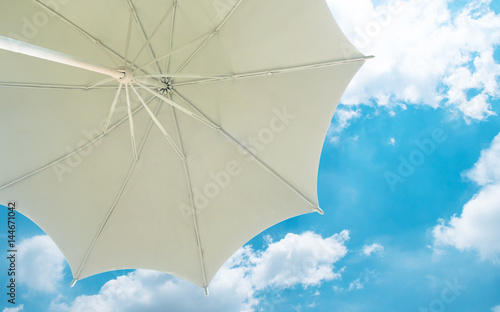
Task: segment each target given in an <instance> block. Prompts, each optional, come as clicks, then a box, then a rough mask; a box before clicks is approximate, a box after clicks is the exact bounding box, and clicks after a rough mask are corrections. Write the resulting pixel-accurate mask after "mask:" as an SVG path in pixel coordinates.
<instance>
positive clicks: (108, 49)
mask: <svg viewBox="0 0 500 312" xmlns="http://www.w3.org/2000/svg"><path fill="white" fill-rule="evenodd" d="M35 2H36V3H37V4H38V5H40V6H41V7H42V8H44V9H45V10H47V11H49V12H51V13H53V14H55V15H56V16H57V17H58V18H60V19H61V20H62V21H64V22H66V23H67V24H69V25H70V26H71V27H73V28H74V29H76V30H77V31H79V32H80V33H82V34H83V35H84V36H86V37H87V38H88V39H90V41H92V42H93V43H95V44H96V45H97V46H98V47H99V49H101V50H102V51H103V52H104V54H106V56H108V58H109V59H110V60H111V62H113V64H114V65H115V66H116V67H118V64H117V63H116V61H115V60H114V59H113V57H112V56H111V54H110V52H111V53H112V54H114V55H115V56H117V57H118V58H120V59H123V57H122V56H121V55H119V54H118V53H117V52H115V51H114V50H112V49H111V48H109V47H108V46H106V45H104V44H103V43H102V42H100V41H99V40H98V39H97V38H95V37H94V36H92V35H91V34H89V33H88V32H86V31H85V30H83V29H82V28H81V27H79V26H78V25H76V24H74V23H73V22H71V21H70V20H69V19H67V18H66V17H64V16H63V15H62V14H61V13H59V12H57V11H55V10H53V9H52V8H51V7H49V6H47V5H46V4H45V3H42V2H40V0H35Z"/></svg>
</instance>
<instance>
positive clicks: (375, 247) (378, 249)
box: [363, 243, 384, 257]
mask: <svg viewBox="0 0 500 312" xmlns="http://www.w3.org/2000/svg"><path fill="white" fill-rule="evenodd" d="M383 252H384V246H382V245H380V244H377V243H373V244H371V245H364V246H363V254H364V255H365V256H367V257H369V256H371V255H372V254H373V253H383Z"/></svg>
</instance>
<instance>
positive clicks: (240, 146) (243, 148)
mask: <svg viewBox="0 0 500 312" xmlns="http://www.w3.org/2000/svg"><path fill="white" fill-rule="evenodd" d="M174 92H175V94H177V96H179V97H180V98H181V99H182V100H183V101H185V102H186V103H188V104H189V106H191V107H193V108H195V109H196V111H198V112H199V113H200V114H201V115H203V117H205V118H206V119H208V120H210V119H209V117H207V116H206V115H205V114H203V112H201V111H200V110H199V109H198V108H196V106H194V105H193V104H192V103H190V102H189V101H188V100H187V99H185V98H184V97H183V96H182V95H181V94H180V93H179V92H177V91H176V90H174ZM210 121H211V120H210ZM211 122H212V123H214V122H213V121H211ZM214 124H215V123H214ZM218 127H219V131H218V132H219V133H221V134H222V135H223V136H224V137H225V138H226V139H228V140H229V141H230V142H231V143H233V145H235V146H236V147H237V148H238V149H239V150H240V151H242V152H244V153H245V154H246V155H248V156H250V157H252V158H253V159H254V160H255V161H256V162H257V163H258V164H259V165H260V166H261V167H262V168H264V169H265V170H266V171H268V172H269V173H271V174H272V175H273V176H274V177H276V178H277V179H278V180H279V181H281V182H282V183H283V184H284V185H286V186H287V187H288V188H289V189H290V190H292V191H293V192H294V193H296V194H297V195H298V196H299V197H300V198H302V199H303V200H304V201H305V202H307V203H308V204H309V205H310V206H311V207H312V208H313V210H314V211H317V212H319V213H320V214H323V210H321V208H319V206H318V205H317V204H315V203H314V202H313V201H311V200H310V199H308V198H307V196H305V195H304V194H302V192H300V191H299V190H298V189H297V188H295V187H294V186H293V185H292V184H291V183H290V182H288V181H287V180H286V179H285V178H283V177H282V176H281V175H280V174H279V173H278V172H276V171H275V170H274V169H273V168H271V167H270V166H269V165H267V164H266V163H265V162H264V161H262V160H261V159H260V158H259V157H257V155H255V154H254V153H252V151H250V150H249V149H248V148H247V147H246V146H245V145H244V144H242V143H241V142H240V141H238V139H236V138H235V137H233V136H232V135H231V134H229V133H228V132H227V131H226V130H224V129H223V128H222V127H221V126H218Z"/></svg>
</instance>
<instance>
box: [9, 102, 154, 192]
mask: <svg viewBox="0 0 500 312" xmlns="http://www.w3.org/2000/svg"><path fill="white" fill-rule="evenodd" d="M153 99H155V97H154V96H153V97H151V98H149V99H148V100H147V101H146V103H149V102H151V101H152V100H153ZM141 109H143V107H142V106H139V107H137V108H136V109H135V110H134V111H133V112H132V115H135V114H136V113H137V112H139V111H140V110H141ZM127 119H128V116H126V117H123V118H122V119H120V120H119V121H117V122H116V123H115V124H114V125H113V126H111V127H110V128H109V129H108V131H107V132H105V133H101V134H100V135H98V136H97V137H95V138H94V139H92V140H91V141H89V142H88V143H87V144H85V145H83V146H81V147H79V148H77V149H76V150H74V151H72V152H70V153H68V154H66V155H64V156H61V157H59V158H57V159H56V160H53V161H51V162H49V163H47V164H46V165H43V166H42V167H40V168H38V169H35V170H33V171H31V172H29V173H27V174H25V175H23V176H22V177H19V178H17V179H15V180H13V181H11V182H8V183H6V184H4V185H1V186H0V191H1V190H3V189H6V188H8V187H10V186H12V185H14V184H16V183H18V182H21V181H23V180H26V179H27V178H29V177H31V176H33V175H35V174H37V173H39V172H41V171H43V170H45V169H47V168H50V167H52V166H54V165H56V164H58V163H60V162H61V161H63V160H65V159H67V158H69V157H71V156H73V155H75V154H76V153H78V152H80V151H82V150H84V149H86V148H87V147H89V146H91V145H93V144H95V143H96V142H98V141H100V140H101V139H102V138H104V137H105V136H107V135H108V134H109V133H111V132H112V131H113V130H115V129H116V128H118V126H120V125H121V124H122V123H123V122H125V121H126V120H127Z"/></svg>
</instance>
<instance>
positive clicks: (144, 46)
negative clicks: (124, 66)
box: [128, 0, 176, 73]
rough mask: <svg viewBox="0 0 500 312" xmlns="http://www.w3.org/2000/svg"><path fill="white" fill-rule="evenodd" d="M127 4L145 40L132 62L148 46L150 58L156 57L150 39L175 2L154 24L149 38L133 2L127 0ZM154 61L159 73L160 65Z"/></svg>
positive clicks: (133, 62)
mask: <svg viewBox="0 0 500 312" xmlns="http://www.w3.org/2000/svg"><path fill="white" fill-rule="evenodd" d="M128 4H129V6H130V8H131V9H132V11H133V13H134V16H135V19H136V21H137V24H138V25H139V28H140V29H141V33H142V36H143V37H144V40H146V42H145V43H144V45H143V46H142V47H141V49H140V50H139V52H138V53H137V55H136V56H135V58H134V60H133V61H132V64H135V62H136V61H137V58H139V55H141V53H142V51H143V50H144V49H145V48H146V47H148V48H149V53H150V54H151V58H152V59H153V60H154V59H156V55H155V53H154V51H153V47H152V46H151V40H153V37H154V36H155V35H156V33H157V31H158V30H159V29H160V26H161V25H163V23H164V22H165V20H166V19H167V17H168V16H169V15H170V13H171V12H172V10H173V8H174V7H175V6H176V4H175V3H174V4H172V6H171V7H170V8H169V9H168V10H167V12H166V13H165V15H163V18H162V19H161V21H160V23H159V24H158V26H156V28H155V29H154V31H153V32H152V33H151V36H150V37H149V39H148V37H147V35H146V31H145V30H144V26H143V25H142V23H141V20H140V19H139V15H138V14H137V10H136V8H135V6H134V4H133V3H132V0H128ZM155 63H156V68H157V69H158V72H159V73H161V69H160V65H159V64H158V62H155Z"/></svg>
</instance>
